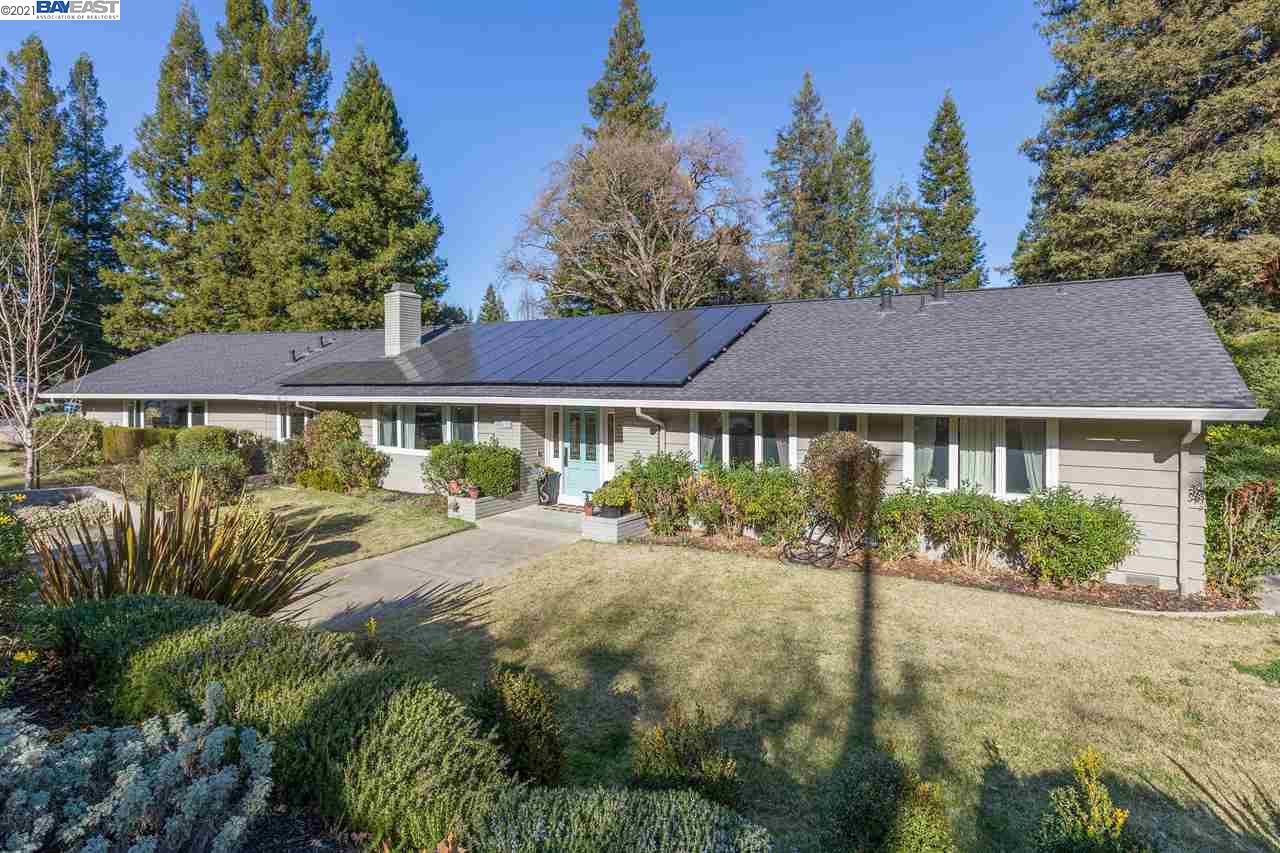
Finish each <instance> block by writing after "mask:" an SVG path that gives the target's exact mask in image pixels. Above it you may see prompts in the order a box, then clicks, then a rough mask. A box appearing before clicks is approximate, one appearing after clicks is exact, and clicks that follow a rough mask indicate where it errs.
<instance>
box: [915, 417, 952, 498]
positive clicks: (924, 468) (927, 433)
mask: <svg viewBox="0 0 1280 853" xmlns="http://www.w3.org/2000/svg"><path fill="white" fill-rule="evenodd" d="M915 423H916V429H915V447H916V453H915V469H916V484H917V485H922V486H929V487H931V488H942V489H945V488H946V487H947V486H948V484H949V483H950V481H951V472H950V462H951V459H950V450H951V424H950V420H949V419H948V418H931V417H920V416H917V417H916V419H915Z"/></svg>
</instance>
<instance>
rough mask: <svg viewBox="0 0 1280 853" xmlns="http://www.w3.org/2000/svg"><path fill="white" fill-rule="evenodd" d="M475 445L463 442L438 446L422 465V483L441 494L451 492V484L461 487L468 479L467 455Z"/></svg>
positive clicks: (452, 442) (432, 449)
mask: <svg viewBox="0 0 1280 853" xmlns="http://www.w3.org/2000/svg"><path fill="white" fill-rule="evenodd" d="M474 446H475V445H472V444H468V443H466V442H462V441H450V442H448V443H446V444H437V445H436V446H435V447H433V448H431V452H430V454H429V455H428V456H427V458H426V459H425V460H423V463H422V481H423V482H424V483H426V484H427V485H428V486H430V487H431V489H432V490H433V491H435V492H439V493H440V494H444V493H446V492H448V491H449V484H450V483H454V484H456V485H457V486H459V487H460V486H461V485H462V483H463V482H464V481H465V480H466V479H467V453H469V452H470V451H471V448H472V447H474Z"/></svg>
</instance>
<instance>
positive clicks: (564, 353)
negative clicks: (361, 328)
mask: <svg viewBox="0 0 1280 853" xmlns="http://www.w3.org/2000/svg"><path fill="white" fill-rule="evenodd" d="M768 310H769V309H768V306H764V305H736V306H725V307H715V308H695V309H691V310H688V311H661V312H652V313H644V314H641V313H632V314H610V315H605V316H594V317H567V318H561V319H556V320H529V321H523V322H517V323H486V324H480V325H467V326H460V327H457V328H455V329H452V330H450V331H449V332H447V333H445V334H442V335H440V336H438V337H436V338H433V339H431V340H429V341H427V342H426V343H424V344H423V345H422V346H420V347H418V348H416V349H413V350H410V351H409V352H407V353H405V354H404V355H402V356H400V357H398V358H394V359H391V358H388V359H381V360H376V361H357V362H340V363H335V364H322V365H316V366H314V367H311V368H310V369H307V370H304V371H301V372H300V373H297V374H295V375H293V376H290V377H287V378H285V379H284V380H283V382H282V384H284V385H564V384H573V385H683V384H684V383H685V382H687V381H688V380H689V379H690V378H691V377H692V376H693V375H694V374H696V373H697V372H698V371H699V370H701V369H702V368H703V367H705V366H706V365H707V364H708V363H710V362H711V360H712V359H714V358H715V357H716V356H717V355H719V354H720V353H721V352H723V351H724V350H725V348H727V347H728V346H729V345H731V344H732V343H733V342H734V341H735V340H737V339H738V337H739V336H741V335H742V334H743V333H745V332H746V331H747V329H749V328H750V327H751V326H752V325H754V324H755V323H756V322H758V321H759V320H760V318H761V317H763V316H764V314H765V313H766V312H767V311H768Z"/></svg>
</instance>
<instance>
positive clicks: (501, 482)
mask: <svg viewBox="0 0 1280 853" xmlns="http://www.w3.org/2000/svg"><path fill="white" fill-rule="evenodd" d="M467 482H468V483H471V484H472V485H476V486H479V487H480V494H481V495H483V496H486V497H495V498H505V497H506V496H507V495H509V494H511V493H512V492H514V491H515V490H516V486H517V484H519V482H520V451H519V450H516V449H515V448H512V447H502V446H501V445H499V444H498V442H497V441H496V440H494V441H493V442H492V443H490V444H477V445H476V446H475V447H472V448H471V449H470V450H468V451H467Z"/></svg>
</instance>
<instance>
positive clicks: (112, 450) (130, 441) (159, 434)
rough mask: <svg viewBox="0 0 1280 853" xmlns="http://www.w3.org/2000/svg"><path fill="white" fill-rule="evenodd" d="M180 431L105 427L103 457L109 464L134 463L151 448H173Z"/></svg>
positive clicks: (162, 428) (157, 428) (164, 428)
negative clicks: (140, 454)
mask: <svg viewBox="0 0 1280 853" xmlns="http://www.w3.org/2000/svg"><path fill="white" fill-rule="evenodd" d="M178 432H179V430H176V429H171V428H169V427H104V428H103V430H102V455H103V457H104V458H105V459H106V461H107V462H110V463H112V464H119V463H121V462H132V461H133V460H134V459H137V458H138V454H139V453H141V452H142V451H144V450H146V449H148V448H151V447H172V446H173V442H174V437H175V436H176V435H177V434H178Z"/></svg>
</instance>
